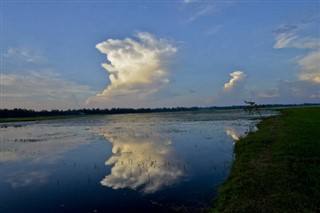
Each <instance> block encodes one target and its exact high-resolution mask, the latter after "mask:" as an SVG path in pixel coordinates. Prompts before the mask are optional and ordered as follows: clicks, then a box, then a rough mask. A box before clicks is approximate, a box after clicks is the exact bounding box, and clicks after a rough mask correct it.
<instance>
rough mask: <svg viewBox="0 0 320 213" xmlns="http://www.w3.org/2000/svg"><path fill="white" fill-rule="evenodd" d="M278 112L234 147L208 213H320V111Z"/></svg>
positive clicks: (314, 109) (294, 109)
mask: <svg viewBox="0 0 320 213" xmlns="http://www.w3.org/2000/svg"><path fill="white" fill-rule="evenodd" d="M280 111H281V115H280V116H275V117H270V118H266V119H265V120H264V121H262V122H261V123H260V124H259V125H258V128H259V131H257V132H255V133H250V134H249V135H248V136H247V137H245V138H242V139H241V140H240V141H238V142H237V143H236V145H235V156H236V157H235V161H234V164H233V166H232V169H231V173H230V176H229V177H228V179H227V180H226V181H225V183H224V184H223V185H222V186H221V188H220V190H219V195H218V197H217V198H216V199H215V200H214V209H213V210H212V212H290V213H291V212H320V107H310V108H308V107H306V108H287V109H281V110H280Z"/></svg>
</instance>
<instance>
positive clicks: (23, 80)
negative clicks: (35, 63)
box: [0, 71, 95, 110]
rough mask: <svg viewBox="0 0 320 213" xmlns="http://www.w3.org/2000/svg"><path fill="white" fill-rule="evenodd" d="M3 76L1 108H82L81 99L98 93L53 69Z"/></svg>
mask: <svg viewBox="0 0 320 213" xmlns="http://www.w3.org/2000/svg"><path fill="white" fill-rule="evenodd" d="M0 77H1V83H0V85H1V108H32V109H38V110H41V109H52V108H56V109H66V108H79V107H82V106H79V105H78V102H80V103H81V102H84V101H85V99H86V98H87V97H89V96H91V95H93V94H94V93H95V92H94V91H92V90H91V89H90V88H89V87H88V86H86V85H79V84H76V83H74V82H70V81H67V80H64V79H62V78H60V77H59V76H58V75H55V74H54V73H52V72H50V71H49V72H48V71H43V72H29V73H28V74H25V75H17V74H0Z"/></svg>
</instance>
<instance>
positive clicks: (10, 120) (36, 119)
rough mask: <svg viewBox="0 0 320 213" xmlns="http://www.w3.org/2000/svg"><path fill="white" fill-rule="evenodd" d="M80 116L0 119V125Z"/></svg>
mask: <svg viewBox="0 0 320 213" xmlns="http://www.w3.org/2000/svg"><path fill="white" fill-rule="evenodd" d="M79 116H80V115H61V116H60V115H59V116H42V117H26V118H0V123H8V122H19V121H42V120H53V119H65V118H76V117H79Z"/></svg>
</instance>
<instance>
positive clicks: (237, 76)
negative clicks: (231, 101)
mask: <svg viewBox="0 0 320 213" xmlns="http://www.w3.org/2000/svg"><path fill="white" fill-rule="evenodd" d="M230 76H231V77H232V78H231V79H230V81H229V82H228V83H225V84H224V87H223V89H224V90H225V91H231V90H233V89H234V88H235V87H237V86H239V85H241V83H242V82H243V80H244V78H245V77H246V74H245V73H244V72H242V71H235V72H233V73H230Z"/></svg>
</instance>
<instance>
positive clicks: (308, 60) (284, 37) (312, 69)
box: [274, 26, 320, 84]
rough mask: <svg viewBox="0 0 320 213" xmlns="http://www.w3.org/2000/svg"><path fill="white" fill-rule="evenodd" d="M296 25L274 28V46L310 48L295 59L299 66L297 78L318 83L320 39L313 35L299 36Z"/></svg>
mask: <svg viewBox="0 0 320 213" xmlns="http://www.w3.org/2000/svg"><path fill="white" fill-rule="evenodd" d="M299 30H301V29H300V28H299V27H298V26H282V27H280V28H278V29H277V30H276V38H275V39H276V43H275V45H274V48H276V49H281V48H297V49H310V52H309V53H308V54H307V55H305V56H303V57H301V58H300V59H298V60H296V62H297V64H298V65H299V66H300V68H301V69H300V73H299V79H300V80H302V81H309V82H312V83H316V84H320V51H319V48H320V39H319V38H314V37H310V36H309V37H302V38H301V37H299V35H298V32H299Z"/></svg>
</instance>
